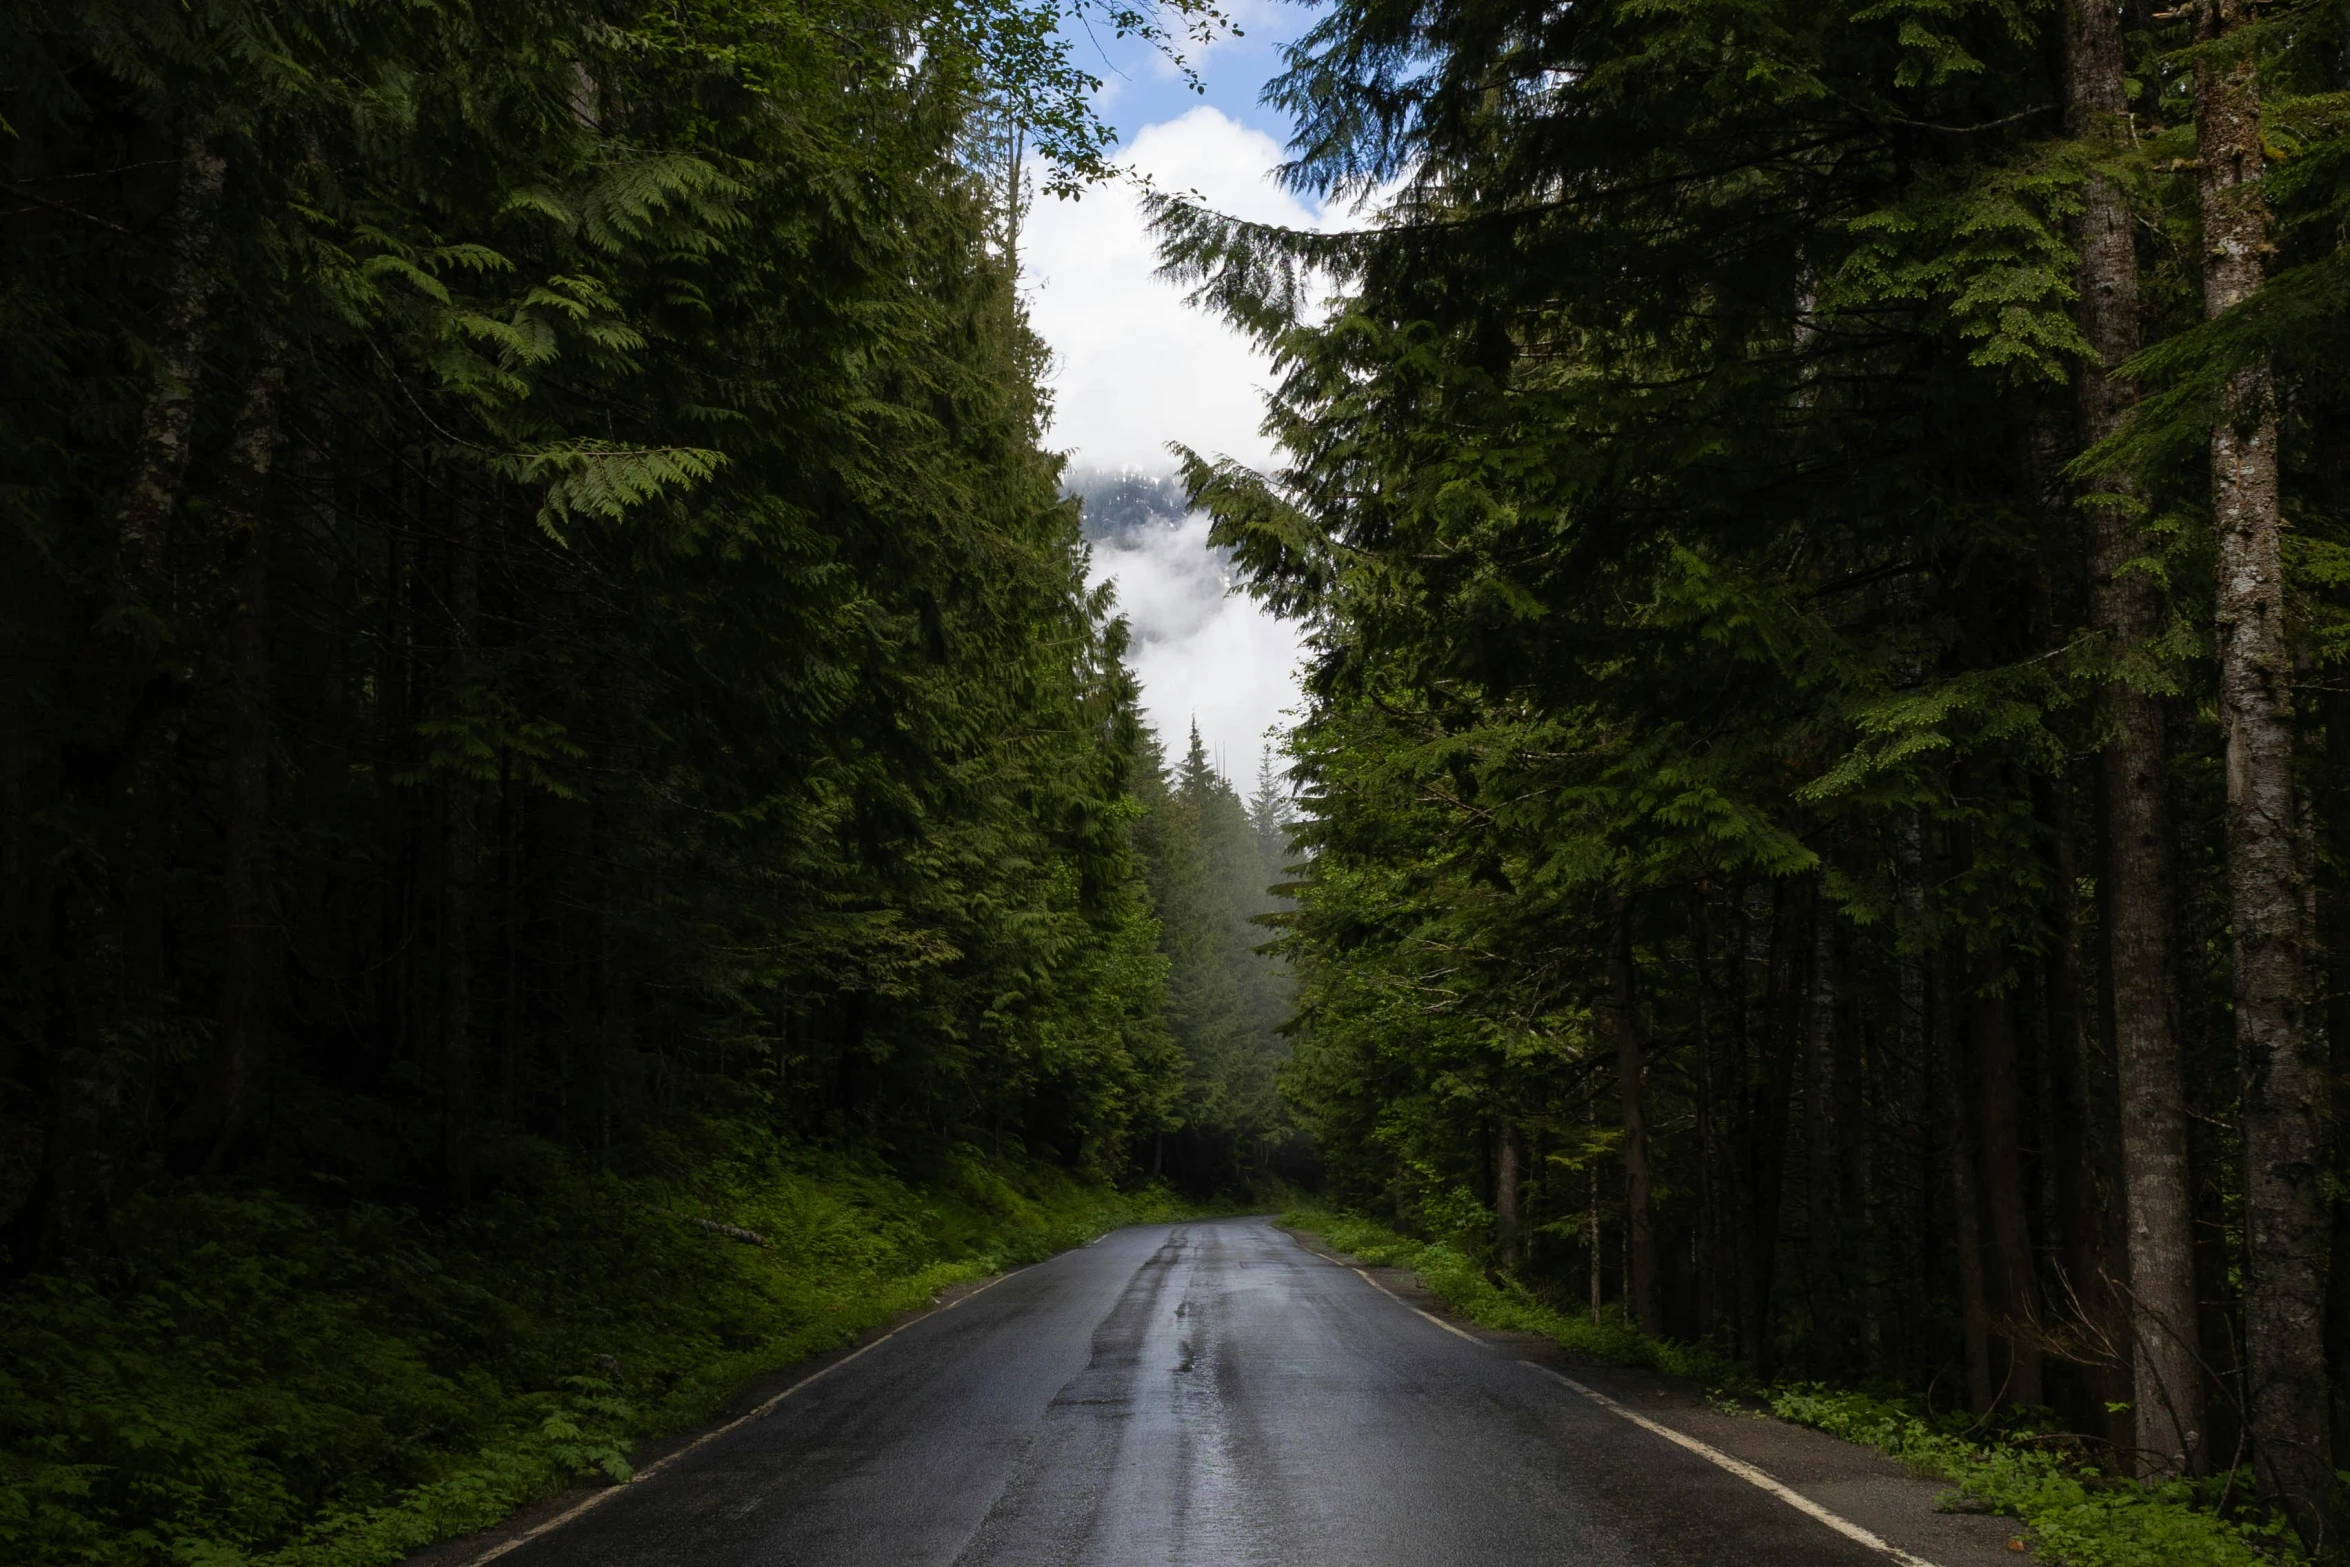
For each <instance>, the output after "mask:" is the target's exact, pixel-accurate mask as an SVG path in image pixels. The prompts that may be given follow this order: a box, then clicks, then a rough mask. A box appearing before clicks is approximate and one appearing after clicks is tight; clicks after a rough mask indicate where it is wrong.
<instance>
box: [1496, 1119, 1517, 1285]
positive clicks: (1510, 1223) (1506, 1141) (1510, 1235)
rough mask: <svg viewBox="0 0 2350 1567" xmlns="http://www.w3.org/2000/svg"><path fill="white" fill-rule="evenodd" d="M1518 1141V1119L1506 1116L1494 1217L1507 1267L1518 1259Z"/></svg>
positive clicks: (1498, 1139)
mask: <svg viewBox="0 0 2350 1567" xmlns="http://www.w3.org/2000/svg"><path fill="white" fill-rule="evenodd" d="M1519 1141H1520V1140H1519V1135H1518V1125H1517V1123H1516V1122H1515V1121H1512V1120H1510V1119H1509V1118H1508V1117H1507V1116H1504V1117H1503V1118H1502V1122H1501V1129H1500V1132H1499V1134H1498V1135H1497V1136H1496V1138H1495V1147H1494V1156H1493V1165H1494V1169H1493V1219H1494V1232H1495V1233H1494V1239H1495V1241H1496V1242H1497V1249H1498V1251H1499V1252H1500V1256H1501V1265H1502V1266H1503V1267H1505V1268H1514V1267H1516V1266H1517V1265H1518V1261H1519V1251H1520V1245H1519V1239H1520V1237H1519V1213H1518V1186H1519V1180H1520V1174H1519V1167H1520V1165H1521V1164H1522V1163H1523V1158H1522V1154H1521V1150H1520V1147H1519Z"/></svg>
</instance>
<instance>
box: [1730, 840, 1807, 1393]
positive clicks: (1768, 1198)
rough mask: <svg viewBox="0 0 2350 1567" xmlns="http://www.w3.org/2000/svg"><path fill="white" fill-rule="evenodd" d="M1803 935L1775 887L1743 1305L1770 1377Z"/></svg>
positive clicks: (1753, 1348)
mask: <svg viewBox="0 0 2350 1567" xmlns="http://www.w3.org/2000/svg"><path fill="white" fill-rule="evenodd" d="M1801 928H1802V925H1801V922H1800V921H1798V920H1796V919H1794V918H1791V917H1790V916H1789V913H1788V910H1787V906H1786V884H1785V883H1784V882H1779V883H1775V884H1774V885H1773V887H1772V893H1771V927H1770V934H1769V937H1768V954H1767V957H1766V960H1765V968H1766V971H1767V979H1766V982H1765V995H1764V1003H1763V1028H1764V1046H1763V1059H1762V1061H1761V1062H1760V1063H1759V1064H1758V1067H1759V1069H1758V1071H1757V1074H1756V1081H1755V1082H1754V1083H1753V1084H1752V1085H1751V1087H1750V1089H1749V1093H1750V1096H1751V1100H1752V1103H1751V1106H1750V1108H1749V1110H1748V1112H1747V1115H1746V1118H1745V1119H1746V1132H1747V1137H1746V1148H1745V1153H1746V1170H1747V1190H1748V1191H1750V1192H1751V1193H1753V1208H1752V1210H1751V1211H1750V1213H1749V1214H1748V1218H1747V1231H1746V1255H1747V1263H1746V1269H1745V1277H1744V1279H1743V1281H1742V1282H1741V1284H1740V1298H1739V1312H1740V1316H1741V1318H1742V1326H1741V1329H1740V1333H1739V1337H1740V1339H1741V1341H1742V1342H1744V1343H1745V1344H1746V1346H1747V1353H1748V1354H1749V1355H1750V1356H1751V1357H1752V1358H1753V1360H1754V1363H1755V1367H1756V1369H1757V1370H1758V1371H1760V1372H1762V1373H1764V1374H1766V1375H1767V1374H1768V1373H1769V1372H1770V1371H1771V1370H1772V1369H1773V1361H1774V1359H1775V1356H1776V1351H1777V1345H1776V1341H1775V1340H1776V1336H1775V1334H1774V1333H1773V1331H1772V1320H1771V1293H1772V1287H1773V1285H1774V1283H1775V1280H1776V1275H1777V1272H1778V1256H1779V1205H1780V1202H1781V1199H1782V1198H1783V1197H1784V1195H1785V1192H1786V1177H1787V1107H1788V1101H1789V1099H1790V1098H1791V1097H1792V1095H1793V1092H1794V1086H1795V1056H1796V1051H1797V1050H1798V1048H1799V1046H1800V1044H1801V1041H1802V1038H1803V1029H1802V1024H1801V1020H1800V1019H1799V1018H1797V1017H1795V1016H1794V1015H1793V1012H1794V1008H1795V1005H1796V1003H1797V1002H1798V1001H1799V1000H1800V992H1801V990H1802V987H1801V985H1800V984H1798V983H1797V982H1796V981H1797V976H1798V975H1799V974H1800V972H1801V964H1802V959H1801V958H1800V956H1799V955H1798V952H1799V950H1800V949H1799V947H1798V943H1797V940H1796V933H1797V931H1798V930H1799V929H1801Z"/></svg>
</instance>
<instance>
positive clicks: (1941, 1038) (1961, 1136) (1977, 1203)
mask: <svg viewBox="0 0 2350 1567" xmlns="http://www.w3.org/2000/svg"><path fill="white" fill-rule="evenodd" d="M1940 967H1941V972H1940V973H1938V974H1936V975H1935V976H1934V979H1935V990H1936V996H1935V1007H1934V1035H1935V1040H1934V1044H1935V1049H1936V1052H1937V1064H1938V1065H1940V1067H1941V1068H1942V1103H1943V1105H1944V1107H1945V1108H1944V1111H1943V1113H1944V1116H1945V1117H1946V1120H1945V1122H1944V1136H1945V1137H1946V1138H1947V1139H1948V1141H1949V1145H1950V1206H1951V1213H1952V1216H1953V1217H1954V1218H1955V1220H1956V1234H1955V1238H1956V1240H1957V1243H1958V1320H1959V1336H1960V1340H1961V1345H1962V1349H1963V1352H1964V1355H1965V1358H1966V1390H1967V1407H1968V1408H1969V1409H1971V1410H1973V1411H1974V1412H1975V1413H1977V1414H1986V1413H1988V1412H1989V1411H1990V1409H1991V1405H1992V1403H1993V1401H1994V1400H1995V1399H1996V1398H1997V1396H1998V1384H1997V1383H1996V1382H1994V1381H1993V1380H1992V1376H1991V1308H1990V1299H1989V1295H1988V1292H1987V1291H1986V1290H1985V1288H1984V1279H1983V1203H1982V1195H1981V1193H1980V1192H1979V1191H1978V1189H1977V1184H1976V1178H1975V1169H1976V1165H1975V1138H1974V1132H1973V1128H1972V1126H1971V1125H1970V1123H1971V1121H1972V1120H1973V1117H1972V1116H1971V1115H1969V1114H1968V1109H1967V1106H1968V1102H1969V1100H1970V1099H1972V1098H1973V1095H1971V1094H1970V1093H1968V1091H1967V1089H1968V1077H1969V1074H1968V1072H1967V1063H1966V1054H1967V1052H1966V1046H1965V1043H1964V1038H1963V1025H1962V1023H1961V1022H1960V1019H1961V1018H1962V1017H1963V1016H1964V1013H1965V1009H1964V1007H1963V1005H1962V1004H1961V1001H1960V996H1961V994H1962V992H1963V990H1964V988H1965V987H1964V983H1963V975H1964V973H1965V969H1964V963H1963V959H1962V958H1961V957H1960V956H1959V955H1958V954H1956V953H1953V954H1950V955H1949V956H1948V958H1947V960H1946V961H1945V962H1943V963H1942V964H1941V965H1940Z"/></svg>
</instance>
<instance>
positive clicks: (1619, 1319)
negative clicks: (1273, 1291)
mask: <svg viewBox="0 0 2350 1567" xmlns="http://www.w3.org/2000/svg"><path fill="white" fill-rule="evenodd" d="M1275 1222H1277V1223H1279V1224H1281V1225H1283V1226H1284V1227H1286V1228H1290V1229H1297V1230H1304V1231H1306V1232H1308V1233H1310V1234H1315V1235H1319V1236H1321V1237H1322V1238H1323V1239H1324V1240H1325V1241H1326V1242H1328V1243H1329V1245H1330V1246H1331V1247H1332V1248H1334V1249H1335V1250H1338V1251H1341V1252H1345V1253H1347V1254H1348V1255H1350V1256H1353V1257H1355V1258H1357V1259H1359V1260H1361V1261H1363V1262H1366V1263H1369V1264H1371V1265H1373V1266H1377V1267H1395V1268H1408V1269H1410V1270H1411V1271H1412V1272H1414V1273H1416V1274H1418V1275H1419V1277H1420V1279H1421V1281H1422V1282H1423V1283H1425V1284H1426V1285H1427V1286H1428V1289H1429V1291H1430V1293H1432V1294H1433V1295H1435V1296H1436V1298H1437V1299H1438V1300H1440V1301H1442V1302H1443V1303H1444V1305H1445V1306H1446V1307H1447V1308H1449V1309H1450V1310H1452V1311H1454V1312H1457V1313H1458V1314H1460V1315H1461V1316H1463V1317H1465V1318H1467V1319H1468V1320H1469V1321H1471V1322H1473V1323H1476V1324H1477V1325H1478V1326H1480V1327H1486V1328H1496V1329H1504V1330H1513V1331H1517V1332H1522V1333H1535V1334H1540V1335H1541V1336H1543V1337H1545V1338H1548V1339H1551V1340H1552V1341H1554V1342H1555V1343H1557V1344H1558V1345H1559V1346H1560V1347H1562V1348H1564V1349H1566V1350H1567V1351H1569V1352H1570V1353H1572V1354H1576V1355H1581V1356H1585V1357H1587V1358H1589V1359H1592V1360H1597V1361H1603V1362H1606V1363H1608V1364H1610V1365H1619V1366H1642V1367H1646V1368H1648V1369H1650V1370H1654V1371H1661V1372H1663V1373H1665V1374H1667V1375H1669V1376H1675V1377H1681V1378H1685V1379H1687V1380H1690V1381H1694V1382H1698V1383H1701V1384H1703V1385H1704V1386H1705V1387H1706V1388H1708V1389H1709V1390H1711V1391H1712V1392H1713V1393H1714V1394H1715V1395H1716V1396H1717V1397H1726V1398H1729V1399H1734V1400H1736V1401H1737V1402H1739V1403H1741V1404H1743V1405H1745V1406H1748V1407H1751V1408H1760V1409H1762V1410H1766V1411H1767V1412H1769V1413H1770V1414H1773V1415H1776V1416H1777V1417H1779V1418H1780V1419H1782V1420H1789V1421H1793V1422H1795V1423H1796V1424H1798V1425H1807V1426H1811V1427H1813V1428H1815V1429H1817V1430H1821V1431H1825V1432H1827V1433H1828V1434H1829V1435H1831V1436H1836V1437H1841V1438H1843V1439H1844V1440H1846V1441H1849V1442H1857V1443H1860V1444H1861V1445H1863V1446H1866V1447H1873V1448H1875V1449H1876V1450H1877V1451H1879V1452H1881V1453H1885V1454H1887V1455H1889V1456H1891V1457H1893V1458H1897V1459H1899V1460H1900V1461H1901V1462H1903V1463H1904V1464H1906V1465H1908V1466H1909V1468H1910V1469H1911V1470H1913V1471H1914V1472H1916V1473H1918V1474H1921V1475H1926V1476H1929V1477H1931V1478H1934V1479H1938V1480H1946V1481H1949V1482H1950V1483H1951V1484H1952V1485H1953V1486H1955V1487H1956V1488H1957V1494H1958V1495H1960V1496H1963V1497H1967V1498H1970V1499H1972V1501H1973V1502H1974V1503H1975V1505H1977V1506H1980V1507H1985V1508H1988V1509H1989V1510H1991V1511H1993V1512H1996V1513H2000V1514H2003V1515H2005V1516H2008V1517H2011V1518H2015V1519H2017V1520H2018V1521H2020V1522H2021V1523H2022V1524H2023V1525H2024V1526H2025V1528H2026V1529H2028V1530H2029V1531H2030V1534H2031V1540H2032V1547H2033V1552H2034V1554H2035V1556H2036V1557H2037V1558H2038V1559H2039V1560H2041V1561H2045V1562H2052V1563H2062V1564H2065V1567H2255V1564H2274V1563H2280V1562H2299V1561H2302V1560H2303V1559H2304V1558H2303V1556H2302V1554H2301V1552H2300V1551H2299V1550H2298V1549H2297V1548H2296V1546H2295V1544H2294V1542H2293V1541H2292V1539H2291V1536H2290V1534H2289V1533H2288V1531H2287V1530H2286V1527H2285V1525H2284V1524H2283V1523H2282V1522H2281V1521H2279V1520H2275V1519H2271V1518H2265V1517H2264V1518H2257V1519H2256V1518H2246V1517H2234V1516H2227V1517H2223V1516H2222V1515H2221V1514H2220V1512H2219V1511H2218V1510H2217V1505H2216V1504H2218V1503H2219V1502H2220V1501H2221V1500H2222V1499H2223V1498H2225V1497H2226V1496H2228V1495H2229V1494H2231V1493H2230V1492H2229V1490H2228V1489H2227V1485H2226V1481H2225V1478H2224V1477H2223V1478H2220V1479H2214V1480H2211V1481H2205V1482H2202V1483H2200V1484H2196V1483H2192V1482H2187V1481H2177V1482H2172V1483H2169V1484H2164V1485H2159V1486H2154V1487H2151V1488H2148V1487H2142V1486H2138V1485H2135V1484H2132V1483H2130V1482H2128V1481H2127V1480H2123V1479H2120V1478H2118V1477H2116V1476H2114V1475H2111V1474H2108V1473H2105V1472H2103V1471H2101V1470H2100V1469H2099V1468H2098V1467H2097V1466H2096V1465H2094V1464H2092V1463H2090V1462H2088V1461H2087V1460H2086V1459H2085V1458H2084V1457H2083V1456H2082V1455H2081V1454H2079V1453H2078V1452H2077V1451H2067V1450H2065V1448H2064V1447H2063V1446H2062V1445H2061V1444H2059V1443H2052V1442H2048V1441H2045V1440H2035V1437H2036V1436H2037V1435H2040V1434H2036V1433H2031V1432H2020V1433H2013V1434H2010V1435H2008V1436H2005V1437H1994V1438H1989V1439H1986V1438H1984V1437H1982V1436H1981V1435H1979V1434H1970V1431H1971V1427H1972V1424H1973V1423H1972V1422H1971V1420H1970V1418H1969V1417H1967V1416H1965V1415H1963V1414H1962V1415H1957V1416H1950V1415H1944V1416H1934V1415H1931V1414H1929V1413H1928V1412H1927V1411H1925V1410H1924V1409H1923V1408H1921V1407H1920V1406H1919V1405H1917V1404H1916V1403H1914V1402H1912V1401H1909V1400H1906V1399H1899V1398H1886V1397H1880V1396H1876V1395H1873V1394H1868V1393H1861V1392H1855V1391H1851V1390H1848V1389H1838V1388H1831V1387H1827V1386H1823V1385H1821V1384H1819V1383H1778V1384H1773V1385H1769V1386H1765V1385H1762V1384H1759V1383H1757V1382H1756V1381H1755V1380H1754V1379H1753V1378H1752V1377H1751V1376H1749V1375H1748V1374H1746V1372H1745V1371H1744V1370H1743V1369H1742V1368H1741V1367H1740V1366H1738V1364H1737V1363H1736V1362H1734V1361H1731V1360H1728V1359H1726V1358H1724V1357H1723V1356H1721V1355H1718V1354H1715V1353H1713V1352H1711V1351H1709V1350H1706V1349H1704V1348H1702V1347H1697V1346H1691V1345H1684V1344H1675V1343H1670V1342H1666V1341H1663V1340H1659V1339H1652V1338H1649V1337H1647V1336H1645V1335H1643V1334H1642V1333H1641V1332H1640V1331H1639V1330H1638V1329H1637V1328H1635V1327H1633V1326H1632V1325H1631V1324H1630V1323H1629V1322H1627V1321H1625V1320H1624V1318H1623V1316H1622V1315H1621V1314H1620V1313H1616V1312H1609V1313H1606V1314H1604V1315H1603V1316H1602V1318H1601V1320H1599V1321H1598V1322H1593V1321H1592V1320H1591V1319H1590V1318H1589V1317H1588V1316H1586V1315H1582V1314H1579V1313H1569V1312H1563V1311H1560V1310H1558V1309H1557V1308H1555V1307H1553V1306H1550V1305H1548V1304H1546V1303H1544V1302H1543V1301H1542V1300H1540V1299H1538V1298H1537V1297H1536V1296H1535V1295H1533V1294H1532V1293H1531V1292H1530V1291H1528V1290H1527V1289H1526V1288H1525V1287H1524V1286H1522V1285H1520V1284H1518V1283H1516V1282H1515V1281H1504V1282H1502V1283H1499V1284H1497V1283H1495V1282H1493V1280H1491V1279H1489V1278H1488V1277H1487V1276H1486V1273H1485V1270H1484V1269H1483V1268H1482V1267H1481V1266H1480V1265H1478V1264H1477V1263H1476V1262H1475V1261H1473V1260H1472V1259H1471V1258H1470V1257H1469V1256H1468V1255H1467V1253H1465V1252H1464V1251H1462V1250H1461V1249H1459V1248H1458V1247H1455V1246H1451V1245H1447V1244H1445V1243H1443V1242H1441V1241H1437V1242H1427V1241H1418V1240H1413V1239H1411V1238H1409V1237H1407V1236H1404V1235H1400V1234H1398V1233H1397V1232H1396V1231H1394V1230H1392V1229H1388V1228H1386V1227H1384V1226H1382V1225H1379V1224H1376V1223H1374V1222H1372V1221H1370V1220H1366V1219H1361V1218H1356V1217H1353V1216H1350V1215H1346V1214H1340V1213H1333V1212H1329V1211H1327V1210H1323V1209H1317V1208H1297V1209H1292V1210H1291V1211H1289V1212H1287V1213H1284V1214H1282V1215H1281V1217H1280V1218H1279V1219H1278V1220H1276V1221H1275ZM2237 1480H2238V1484H2237V1486H2236V1488H2235V1490H2234V1492H2233V1494H2235V1495H2242V1494H2245V1489H2244V1488H2245V1486H2247V1485H2248V1484H2249V1481H2250V1476H2249V1475H2243V1476H2239V1477H2237Z"/></svg>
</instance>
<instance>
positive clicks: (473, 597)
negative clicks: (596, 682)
mask: <svg viewBox="0 0 2350 1567" xmlns="http://www.w3.org/2000/svg"><path fill="white" fill-rule="evenodd" d="M475 526H476V523H475V520H474V518H473V517H472V515H471V514H470V512H467V511H465V510H464V509H463V506H462V503H460V508H459V515H458V517H457V518H456V526H455V528H454V529H453V530H452V533H451V536H450V539H449V613H450V619H451V622H452V624H451V628H450V629H451V632H452V638H451V641H452V647H451V652H450V657H449V691H448V700H449V702H450V705H451V707H452V709H453V710H454V712H455V713H456V714H458V715H462V714H463V713H464V712H465V711H466V710H467V709H468V708H470V707H471V706H472V705H473V701H472V693H473V685H474V683H475V681H476V680H477V679H478V678H479V677H478V674H477V671H476V669H475V662H474V647H473V644H474V639H475V637H476V636H477V635H478V634H479V621H480V618H481V557H480V552H479V545H478V542H477V541H476V539H475V538H474V536H473V529H474V527H475ZM459 722H463V718H462V716H460V717H459ZM474 765H475V763H474V761H473V759H472V757H471V756H469V755H467V754H465V752H464V749H463V748H462V747H460V748H459V753H458V755H457V757H456V759H455V761H454V762H453V764H452V765H450V766H449V767H448V768H447V769H446V770H445V771H444V772H443V773H442V777H441V811H442V816H441V907H440V920H439V925H440V937H441V962H440V972H441V1015H440V1020H439V1021H440V1044H441V1182H442V1185H443V1187H444V1189H445V1191H446V1193H447V1195H448V1198H449V1200H450V1201H451V1202H454V1203H463V1202H468V1201H470V1200H471V1199H472V1196H473V1120H474V1103H473V1100H474V1075H475V1074H474V1061H473V946H472V933H473V884H474V878H475V874H476V871H477V869H478V866H477V863H476V862H477V860H478V858H479V851H480V837H481V833H480V824H479V821H478V819H477V814H476V813H477V801H476V796H477V795H478V794H479V793H480V790H479V788H478V787H477V786H476V784H475V782H474V778H473V773H472V768H473V767H474Z"/></svg>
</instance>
